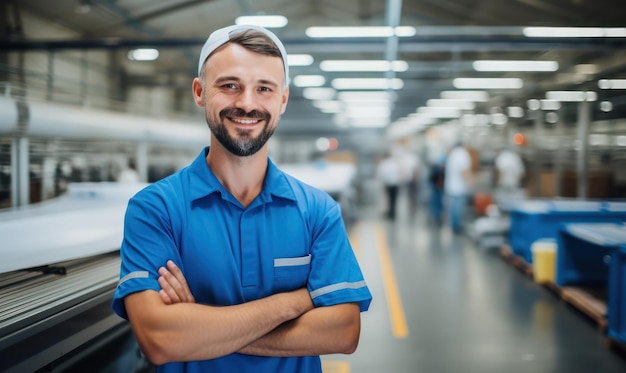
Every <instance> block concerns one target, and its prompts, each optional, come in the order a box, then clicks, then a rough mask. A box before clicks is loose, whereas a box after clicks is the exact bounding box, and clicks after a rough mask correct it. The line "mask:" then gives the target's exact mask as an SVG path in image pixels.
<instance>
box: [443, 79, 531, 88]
mask: <svg viewBox="0 0 626 373" xmlns="http://www.w3.org/2000/svg"><path fill="white" fill-rule="evenodd" d="M453 84H454V86H455V87H456V88H458V89H519V88H522V87H523V86H524V82H522V79H519V78H456V79H454V81H453Z"/></svg>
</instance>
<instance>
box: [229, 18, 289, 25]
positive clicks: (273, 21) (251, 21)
mask: <svg viewBox="0 0 626 373" xmlns="http://www.w3.org/2000/svg"><path fill="white" fill-rule="evenodd" d="M235 23H236V24H238V25H254V26H261V27H267V28H280V27H285V26H287V23H288V21H287V17H285V16H278V15H255V16H240V17H237V18H236V19H235Z"/></svg>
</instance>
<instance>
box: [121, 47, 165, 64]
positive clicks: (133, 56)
mask: <svg viewBox="0 0 626 373" xmlns="http://www.w3.org/2000/svg"><path fill="white" fill-rule="evenodd" d="M157 58H159V51H158V50H156V49H153V48H140V49H133V50H131V51H129V52H128V59H129V60H131V61H154V60H156V59H157Z"/></svg>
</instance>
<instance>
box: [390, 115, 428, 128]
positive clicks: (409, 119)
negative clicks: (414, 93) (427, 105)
mask: <svg viewBox="0 0 626 373" xmlns="http://www.w3.org/2000/svg"><path fill="white" fill-rule="evenodd" d="M396 122H397V123H402V124H412V125H420V126H427V125H431V124H435V123H436V122H437V118H433V117H429V116H423V115H421V114H418V113H411V114H409V115H408V116H406V117H404V118H400V119H398V120H397V121H396Z"/></svg>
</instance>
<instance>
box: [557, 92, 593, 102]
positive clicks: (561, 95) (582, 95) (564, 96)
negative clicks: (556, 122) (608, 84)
mask: <svg viewBox="0 0 626 373" xmlns="http://www.w3.org/2000/svg"><path fill="white" fill-rule="evenodd" d="M546 98H547V99H548V100H556V101H561V102H582V101H596V100H597V99H598V94H597V93H595V92H593V91H548V92H546Z"/></svg>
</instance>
